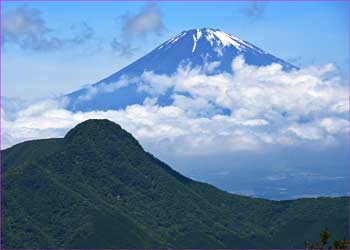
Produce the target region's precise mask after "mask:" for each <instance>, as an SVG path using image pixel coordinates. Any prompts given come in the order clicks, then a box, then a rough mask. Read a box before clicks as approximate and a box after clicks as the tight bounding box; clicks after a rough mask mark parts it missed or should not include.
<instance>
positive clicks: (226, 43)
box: [158, 28, 267, 54]
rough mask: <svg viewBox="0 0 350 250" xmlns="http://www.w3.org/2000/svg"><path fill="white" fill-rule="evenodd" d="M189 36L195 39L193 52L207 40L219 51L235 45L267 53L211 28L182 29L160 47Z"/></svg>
mask: <svg viewBox="0 0 350 250" xmlns="http://www.w3.org/2000/svg"><path fill="white" fill-rule="evenodd" d="M188 37H191V39H192V40H193V45H192V50H191V51H192V53H194V52H195V51H196V48H197V44H198V43H199V42H200V41H201V42H204V41H205V42H206V43H209V44H210V46H211V47H212V48H213V49H214V50H217V52H219V51H218V50H221V49H222V48H224V47H230V46H233V47H234V48H235V49H236V50H238V51H239V52H242V51H246V50H255V51H256V52H257V53H261V54H267V53H266V52H264V51H263V50H261V49H259V48H257V47H255V46H254V45H252V44H250V43H248V42H246V41H244V40H242V39H240V38H237V37H235V36H233V35H230V34H227V33H225V32H223V31H221V30H219V29H211V28H203V29H192V30H188V31H182V32H181V33H180V34H178V35H176V36H175V37H173V38H171V39H169V40H168V41H166V42H165V43H163V44H162V45H161V46H159V47H158V49H162V48H164V47H166V46H170V45H173V44H175V43H177V42H179V41H181V40H184V39H186V38H188ZM219 54H221V53H219Z"/></svg>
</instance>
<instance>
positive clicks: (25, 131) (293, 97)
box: [2, 57, 349, 155]
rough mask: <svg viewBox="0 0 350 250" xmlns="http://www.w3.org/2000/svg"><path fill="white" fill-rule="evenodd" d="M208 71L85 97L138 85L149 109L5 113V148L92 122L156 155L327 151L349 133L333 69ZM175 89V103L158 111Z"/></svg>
mask: <svg viewBox="0 0 350 250" xmlns="http://www.w3.org/2000/svg"><path fill="white" fill-rule="evenodd" d="M214 65H217V64H214ZM208 66H210V65H206V66H205V67H204V68H191V67H190V66H183V67H179V68H178V70H177V72H176V73H175V74H173V75H170V76H167V75H157V74H154V73H153V72H144V73H143V74H142V75H141V76H140V77H138V78H135V79H128V78H122V79H121V80H120V81H118V82H117V83H114V84H109V85H107V84H101V85H95V86H94V87H91V89H90V91H88V92H87V93H85V94H84V96H81V97H80V98H81V100H82V101H84V100H87V99H91V98H93V97H94V96H95V95H98V94H99V93H103V92H108V91H109V92H113V91H118V89H120V88H126V87H128V86H129V85H131V84H134V85H136V86H137V89H138V91H139V92H146V93H147V94H148V95H149V97H148V98H146V100H145V101H144V103H143V104H135V105H130V106H127V107H126V108H125V109H121V110H108V111H91V112H71V111H69V110H66V109H65V108H64V107H65V101H67V100H49V101H43V102H40V103H36V104H33V105H30V106H28V107H27V108H24V109H20V110H18V111H17V112H16V114H15V115H12V116H11V117H10V116H8V115H7V111H6V110H2V111H3V112H2V114H3V116H2V122H3V127H4V134H3V146H4V147H8V146H10V145H13V144H14V143H18V142H21V141H24V140H28V139H37V138H47V137H59V136H63V135H64V134H65V133H66V132H67V131H68V130H69V129H70V128H72V127H73V126H74V125H76V124H77V123H80V122H82V121H84V120H86V119H90V118H107V119H110V120H112V121H115V122H117V123H119V124H121V126H122V127H123V128H125V129H127V130H128V131H130V132H131V133H132V134H133V135H134V136H135V137H136V138H137V139H139V140H140V141H141V143H142V144H143V145H144V146H145V147H146V149H148V150H150V151H151V152H154V153H157V152H160V153H164V152H169V153H171V154H178V155H188V154H190V155H203V154H207V155H208V154H218V153H220V154H221V153H230V152H237V151H242V150H243V151H266V150H269V149H271V150H273V149H274V148H276V147H278V148H280V147H301V146H302V147H309V148H313V147H318V148H327V147H332V146H335V145H338V144H339V143H340V142H341V141H342V140H343V139H344V137H345V136H346V135H347V133H348V131H349V128H348V118H347V114H348V112H349V106H348V103H349V96H348V89H347V87H346V86H345V85H344V84H342V83H341V82H340V78H339V77H337V75H336V69H335V68H334V66H333V65H331V64H327V65H324V66H320V67H309V68H306V69H301V70H293V71H290V72H285V71H283V70H282V67H281V65H278V64H273V65H270V66H264V67H256V66H250V65H247V64H246V63H245V61H244V59H243V58H242V57H238V58H236V59H235V60H234V61H233V62H232V67H233V72H234V74H229V73H221V74H214V75H207V74H206V72H207V70H208ZM169 89H171V90H172V95H171V97H170V98H171V100H172V103H171V104H170V105H168V106H160V105H158V104H157V100H158V98H159V97H160V96H162V95H163V94H164V93H166V92H167V91H168V90H169Z"/></svg>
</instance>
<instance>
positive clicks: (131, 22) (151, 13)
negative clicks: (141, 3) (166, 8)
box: [122, 4, 164, 36]
mask: <svg viewBox="0 0 350 250" xmlns="http://www.w3.org/2000/svg"><path fill="white" fill-rule="evenodd" d="M122 21H123V30H124V31H125V32H126V33H127V34H128V35H132V36H139V35H146V34H148V33H151V32H160V31H162V30H163V29H164V25H163V21H162V15H161V13H160V10H159V8H158V7H157V6H156V5H155V4H148V5H146V6H145V7H144V8H142V9H141V11H140V12H139V13H137V14H136V15H134V16H130V15H125V16H123V18H122Z"/></svg>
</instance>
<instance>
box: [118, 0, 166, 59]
mask: <svg viewBox="0 0 350 250" xmlns="http://www.w3.org/2000/svg"><path fill="white" fill-rule="evenodd" d="M120 20H121V36H120V37H114V38H113V40H112V42H111V48H112V49H113V50H114V51H115V52H117V53H118V54H119V55H120V56H131V55H133V54H134V52H135V50H137V48H136V46H134V45H133V42H134V41H135V40H137V39H145V38H146V37H147V36H149V35H152V34H155V35H160V34H161V33H162V32H163V31H164V29H165V26H164V23H163V19H162V13H161V11H160V9H159V8H158V6H157V5H156V4H153V3H152V4H147V5H145V6H144V7H143V8H142V9H141V10H140V11H139V12H138V13H136V14H135V15H130V14H124V15H122V16H121V17H120Z"/></svg>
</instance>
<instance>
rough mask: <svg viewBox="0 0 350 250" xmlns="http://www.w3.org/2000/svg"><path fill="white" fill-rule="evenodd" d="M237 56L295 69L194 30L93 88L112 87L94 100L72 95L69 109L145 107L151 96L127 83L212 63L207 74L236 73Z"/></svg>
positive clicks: (242, 44)
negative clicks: (147, 73) (142, 105)
mask: <svg viewBox="0 0 350 250" xmlns="http://www.w3.org/2000/svg"><path fill="white" fill-rule="evenodd" d="M237 56H242V57H243V58H244V60H245V63H247V64H248V65H254V66H266V65H270V64H272V63H278V64H280V65H282V67H283V69H284V70H291V69H296V67H295V66H293V65H291V64H289V63H288V62H285V61H283V60H282V59H280V58H278V57H275V56H273V55H271V54H269V53H267V52H265V51H263V50H261V49H259V48H258V47H256V46H254V45H253V44H251V43H249V42H246V41H244V40H242V39H240V38H237V37H235V36H232V35H230V34H227V33H225V32H223V31H221V30H218V29H210V28H203V29H192V30H187V31H182V32H181V33H179V34H178V35H176V36H174V37H173V38H171V39H169V40H167V41H166V42H164V43H163V44H161V45H160V46H158V47H157V48H156V49H154V50H152V51H151V52H149V53H148V54H146V55H144V56H143V57H141V58H139V59H138V60H136V61H135V62H133V63H131V64H130V65H128V66H126V67H125V68H123V69H121V70H119V71H118V72H115V73H114V74H112V75H110V76H108V77H106V78H104V79H102V80H101V81H99V82H97V83H95V84H94V85H93V86H94V87H93V88H95V87H96V86H110V87H108V91H104V92H103V93H98V94H94V95H93V97H90V95H89V94H90V92H89V89H81V90H78V91H75V92H73V93H71V94H69V95H68V97H69V99H70V100H71V102H70V104H69V109H71V110H83V111H89V110H109V109H123V108H125V107H126V106H127V105H131V104H142V103H143V102H144V101H145V98H148V97H150V96H149V95H148V94H147V93H145V92H142V91H141V92H140V90H139V89H137V87H136V86H135V85H133V84H131V85H128V84H125V79H133V78H135V77H136V78H137V77H140V76H142V75H143V74H144V73H145V72H152V73H153V74H157V75H168V76H169V75H172V74H174V73H176V72H177V70H178V69H179V67H180V66H183V65H189V66H190V67H196V68H199V69H201V68H205V66H206V65H208V64H209V63H213V64H212V65H216V66H215V68H213V70H210V71H207V72H206V74H220V73H223V72H226V73H233V69H232V61H233V60H234V59H235V58H236V57H237ZM116 83H118V84H117V85H118V86H116ZM126 86H127V87H126ZM171 95H172V94H171V92H169V93H166V94H164V96H161V97H159V99H158V104H159V105H167V104H169V103H172V99H171ZM82 96H83V98H82ZM86 96H87V97H89V98H86Z"/></svg>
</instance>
